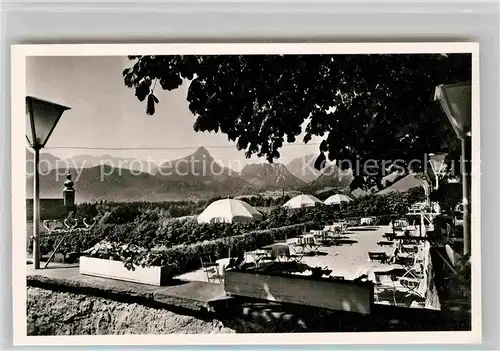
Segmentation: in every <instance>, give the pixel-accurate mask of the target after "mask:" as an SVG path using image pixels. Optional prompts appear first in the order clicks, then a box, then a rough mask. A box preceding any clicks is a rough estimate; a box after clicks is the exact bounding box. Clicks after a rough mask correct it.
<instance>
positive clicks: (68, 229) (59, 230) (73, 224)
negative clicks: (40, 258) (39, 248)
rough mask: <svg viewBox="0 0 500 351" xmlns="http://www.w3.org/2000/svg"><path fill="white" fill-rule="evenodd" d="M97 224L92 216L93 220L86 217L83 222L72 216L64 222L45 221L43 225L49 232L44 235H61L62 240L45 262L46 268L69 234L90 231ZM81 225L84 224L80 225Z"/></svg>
mask: <svg viewBox="0 0 500 351" xmlns="http://www.w3.org/2000/svg"><path fill="white" fill-rule="evenodd" d="M89 221H91V222H89ZM61 224H62V227H61ZM95 224H96V219H95V218H92V219H91V220H87V219H86V218H84V219H83V220H82V221H81V222H80V221H78V219H70V218H66V219H64V220H63V221H62V223H61V221H60V220H45V221H43V226H44V227H45V229H47V233H46V234H44V236H49V235H57V236H60V240H59V241H58V242H57V243H56V246H55V248H54V251H52V253H51V254H50V256H49V259H48V260H47V262H45V266H44V268H46V267H47V266H48V265H49V263H50V262H51V261H52V259H53V258H54V256H55V255H56V253H57V250H59V247H60V246H61V244H62V243H63V242H64V240H65V239H66V238H67V236H68V235H71V234H74V233H78V232H88V231H90V230H91V229H92V228H93V227H94V225H95ZM79 225H83V226H80V227H79Z"/></svg>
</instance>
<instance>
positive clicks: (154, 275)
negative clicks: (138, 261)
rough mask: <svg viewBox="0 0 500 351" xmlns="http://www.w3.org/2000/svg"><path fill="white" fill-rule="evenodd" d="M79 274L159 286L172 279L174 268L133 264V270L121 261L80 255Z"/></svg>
mask: <svg viewBox="0 0 500 351" xmlns="http://www.w3.org/2000/svg"><path fill="white" fill-rule="evenodd" d="M80 274H83V275H92V276H95V277H102V278H109V279H116V280H125V281H128V282H134V283H141V284H149V285H157V286H161V285H165V283H167V282H168V281H169V280H170V279H172V276H173V274H174V268H173V267H172V266H162V267H160V266H153V267H144V268H143V267H141V266H134V269H133V270H128V269H127V268H125V266H124V264H123V262H122V261H112V260H105V259H102V258H94V257H85V256H82V257H80Z"/></svg>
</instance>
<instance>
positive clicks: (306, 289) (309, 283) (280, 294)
mask: <svg viewBox="0 0 500 351" xmlns="http://www.w3.org/2000/svg"><path fill="white" fill-rule="evenodd" d="M224 288H225V291H226V293H227V294H228V295H229V296H242V297H250V298H256V299H261V300H268V301H276V302H282V303H292V304H300V305H307V306H313V307H320V308H326V309H330V310H336V311H346V312H355V313H361V314H369V313H370V311H371V307H372V305H373V299H374V291H373V284H372V283H370V282H367V283H364V282H360V283H358V282H353V281H349V280H331V279H323V278H318V279H316V278H312V277H304V276H299V275H292V276H288V275H268V274H261V273H256V272H251V271H237V270H226V271H225V277H224Z"/></svg>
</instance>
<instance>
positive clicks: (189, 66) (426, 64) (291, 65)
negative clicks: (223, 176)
mask: <svg viewBox="0 0 500 351" xmlns="http://www.w3.org/2000/svg"><path fill="white" fill-rule="evenodd" d="M129 59H130V60H131V61H132V62H133V63H132V64H131V67H130V68H128V69H125V70H124V71H123V79H124V83H125V85H126V86H127V87H130V88H133V89H135V95H136V97H137V98H138V99H139V100H140V101H146V105H147V108H146V112H147V114H148V115H153V114H154V113H155V106H156V104H158V103H160V102H159V100H158V98H157V97H156V96H155V95H154V91H155V89H158V87H160V88H161V89H164V90H173V89H177V88H178V87H179V86H181V85H182V84H183V83H185V84H189V90H188V94H187V100H188V102H189V109H190V110H191V112H192V113H193V114H194V116H195V117H196V120H195V123H194V130H195V131H200V132H203V131H213V132H222V133H225V134H227V136H228V138H229V140H231V141H234V142H235V143H236V147H237V148H238V149H239V150H244V151H245V154H246V156H247V157H250V156H251V155H253V154H256V155H257V156H259V157H266V158H267V160H268V161H269V162H272V161H273V160H274V159H277V158H279V157H280V153H279V150H280V148H281V147H282V146H283V143H284V142H285V141H286V142H295V141H296V139H297V137H298V136H299V135H300V134H301V133H302V129H301V126H302V125H303V123H304V122H306V123H307V124H306V129H305V132H306V134H305V137H304V140H303V142H305V143H307V142H308V141H309V140H310V139H311V137H312V136H313V135H315V136H320V137H323V141H322V143H321V145H320V147H319V148H320V150H319V151H321V153H320V154H321V155H323V153H325V156H322V157H328V159H330V160H337V162H338V163H339V161H342V160H344V161H345V160H347V161H349V162H350V164H351V165H355V163H356V162H361V163H363V162H365V161H366V160H373V161H371V162H373V167H374V168H378V169H382V166H383V164H382V162H387V161H388V160H392V161H394V160H401V162H403V163H404V164H405V167H406V166H408V163H409V161H411V160H414V159H417V160H422V157H423V155H424V154H425V153H429V152H436V151H440V150H451V149H456V146H457V145H456V141H455V139H456V138H455V136H454V134H453V131H452V130H451V127H450V126H449V123H448V121H447V119H446V116H445V114H444V113H443V112H442V111H441V109H440V106H439V103H437V102H435V101H433V94H434V90H435V87H436V86H437V85H439V84H452V83H457V82H461V81H469V80H470V79H471V56H470V55H468V54H448V55H435V54H426V55H420V54H418V55H417V54H413V55H409V54H375V55H245V56H235V55H222V56H129ZM383 160H385V161H383ZM319 162H321V158H320V159H319ZM339 165H340V166H341V167H342V168H343V169H345V168H347V167H348V165H349V163H347V162H341V163H339ZM411 166H413V167H418V163H413V164H411V165H410V167H411ZM363 171H364V170H363V169H361V170H359V169H354V172H355V173H356V174H358V175H359V174H363Z"/></svg>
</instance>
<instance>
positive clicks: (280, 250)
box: [263, 243, 290, 258]
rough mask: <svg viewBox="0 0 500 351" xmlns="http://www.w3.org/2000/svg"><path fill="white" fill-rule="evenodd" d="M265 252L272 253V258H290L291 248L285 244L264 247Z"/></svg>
mask: <svg viewBox="0 0 500 351" xmlns="http://www.w3.org/2000/svg"><path fill="white" fill-rule="evenodd" d="M263 249H264V250H266V251H270V253H271V257H273V258H277V257H284V256H286V257H290V246H288V245H287V244H283V243H276V244H271V245H267V246H264V247H263Z"/></svg>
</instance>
